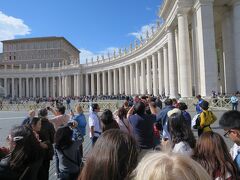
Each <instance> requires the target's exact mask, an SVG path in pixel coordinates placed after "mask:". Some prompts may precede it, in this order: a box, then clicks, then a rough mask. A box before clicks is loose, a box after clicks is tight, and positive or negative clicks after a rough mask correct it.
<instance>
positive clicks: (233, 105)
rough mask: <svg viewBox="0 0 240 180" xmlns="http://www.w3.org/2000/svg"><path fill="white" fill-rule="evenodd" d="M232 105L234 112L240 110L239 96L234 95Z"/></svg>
mask: <svg viewBox="0 0 240 180" xmlns="http://www.w3.org/2000/svg"><path fill="white" fill-rule="evenodd" d="M230 100H231V103H232V110H236V111H237V109H238V98H237V94H236V95H233V96H232V97H231V99H230Z"/></svg>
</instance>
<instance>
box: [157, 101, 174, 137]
mask: <svg viewBox="0 0 240 180" xmlns="http://www.w3.org/2000/svg"><path fill="white" fill-rule="evenodd" d="M164 104H165V107H164V108H163V109H162V110H161V111H160V112H159V113H158V114H157V120H156V121H157V124H156V125H157V127H158V129H159V130H160V131H161V132H162V139H163V140H168V139H170V135H169V132H168V126H167V124H168V115H167V113H168V111H171V110H172V109H174V106H173V102H172V99H166V100H165V101H164Z"/></svg>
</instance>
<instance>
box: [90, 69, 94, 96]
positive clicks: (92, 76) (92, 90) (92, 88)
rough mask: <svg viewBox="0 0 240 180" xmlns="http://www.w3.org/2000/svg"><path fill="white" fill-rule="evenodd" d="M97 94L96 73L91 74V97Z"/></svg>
mask: <svg viewBox="0 0 240 180" xmlns="http://www.w3.org/2000/svg"><path fill="white" fill-rule="evenodd" d="M94 94H95V83H94V73H91V95H92V96H94Z"/></svg>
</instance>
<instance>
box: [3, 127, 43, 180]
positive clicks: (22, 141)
mask: <svg viewBox="0 0 240 180" xmlns="http://www.w3.org/2000/svg"><path fill="white" fill-rule="evenodd" d="M7 140H8V144H9V148H10V154H8V155H7V156H6V157H5V158H3V159H1V161H0V179H2V180H15V179H22V180H28V179H32V180H37V179H38V178H37V176H38V171H39V168H40V166H41V163H42V155H43V150H42V148H41V146H40V144H39V141H38V140H37V139H36V137H35V135H34V134H33V132H32V130H31V129H30V128H28V127H26V126H15V127H14V128H13V129H12V130H11V132H10V135H9V136H8V138H7Z"/></svg>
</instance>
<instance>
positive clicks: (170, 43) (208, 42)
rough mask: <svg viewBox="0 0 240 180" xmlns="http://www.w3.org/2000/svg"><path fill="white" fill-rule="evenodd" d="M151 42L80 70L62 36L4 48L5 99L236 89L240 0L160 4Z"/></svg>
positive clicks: (0, 77)
mask: <svg viewBox="0 0 240 180" xmlns="http://www.w3.org/2000/svg"><path fill="white" fill-rule="evenodd" d="M159 16H160V17H161V18H162V19H163V21H164V23H163V24H161V25H160V24H159V23H158V24H157V25H156V28H152V32H151V36H149V35H148V33H147V35H146V38H145V39H141V40H140V41H136V42H135V44H134V45H130V47H129V48H125V49H124V50H122V49H119V51H118V53H115V52H114V54H113V55H112V56H110V55H108V56H107V57H104V56H102V57H101V58H97V61H91V62H89V61H88V60H87V61H86V64H79V56H78V55H79V51H78V50H77V49H76V48H75V47H74V46H73V45H71V44H70V43H69V42H68V41H67V40H66V39H64V38H62V37H50V38H30V39H19V40H9V41H3V53H2V54H1V55H0V58H1V59H2V60H1V64H2V66H1V71H0V85H1V86H2V87H3V89H4V93H5V96H7V95H10V96H12V97H15V96H16V97H23V96H24V97H37V96H38V97H44V96H46V97H48V96H52V97H56V96H80V95H100V94H104V95H118V94H126V95H135V94H154V95H158V94H163V93H164V94H165V95H167V96H170V97H176V96H177V95H178V94H180V95H181V96H182V97H192V96H193V95H196V94H201V95H202V96H209V95H211V94H212V91H216V92H222V93H234V92H236V91H237V90H240V78H237V77H239V75H240V73H239V69H240V49H239V47H240V0H165V1H164V2H163V4H162V6H161V8H160V10H159Z"/></svg>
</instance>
